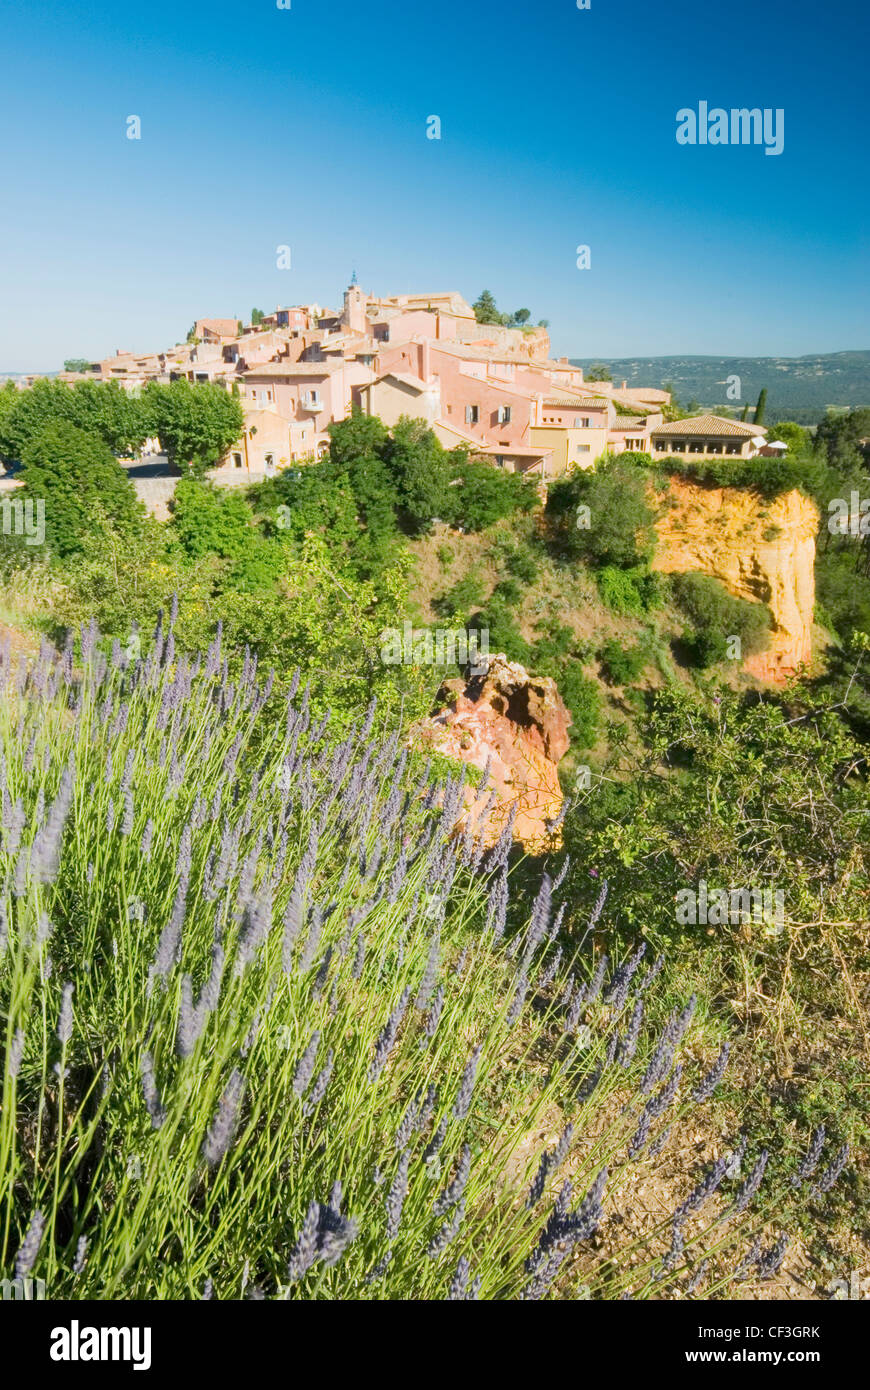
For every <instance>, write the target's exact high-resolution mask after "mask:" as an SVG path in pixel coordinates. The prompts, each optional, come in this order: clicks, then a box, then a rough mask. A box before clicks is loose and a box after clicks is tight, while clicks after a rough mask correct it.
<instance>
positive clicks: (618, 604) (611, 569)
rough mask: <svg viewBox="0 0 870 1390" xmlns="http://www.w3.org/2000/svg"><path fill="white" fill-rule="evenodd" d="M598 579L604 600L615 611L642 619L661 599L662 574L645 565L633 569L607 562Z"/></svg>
mask: <svg viewBox="0 0 870 1390" xmlns="http://www.w3.org/2000/svg"><path fill="white" fill-rule="evenodd" d="M595 579H596V582H597V584H598V592H599V593H600V595H601V599H602V602H603V603H605V604H606V605H607V607H608V608H610V609H612V610H613V612H614V613H621V614H623V615H625V616H631V617H637V618H639V617H641V616H642V615H643V614H644V613H648V612H650V611H651V610H652V609H654V608H658V607H659V606H660V604H661V602H662V581H661V577H660V576H659V575H658V574H657V573H656V572H655V571H653V570H648V569H646V567H645V566H643V565H636V566H635V567H634V568H632V569H618V568H617V567H616V566H615V565H605V567H604V569H602V570H599V571H598V573H597V574H596V576H595Z"/></svg>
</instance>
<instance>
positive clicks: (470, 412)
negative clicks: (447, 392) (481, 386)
mask: <svg viewBox="0 0 870 1390" xmlns="http://www.w3.org/2000/svg"><path fill="white" fill-rule="evenodd" d="M479 419H480V410H479V408H478V407H477V406H476V405H467V406H466V407H465V423H466V425H476V424H477V423H478V421H479Z"/></svg>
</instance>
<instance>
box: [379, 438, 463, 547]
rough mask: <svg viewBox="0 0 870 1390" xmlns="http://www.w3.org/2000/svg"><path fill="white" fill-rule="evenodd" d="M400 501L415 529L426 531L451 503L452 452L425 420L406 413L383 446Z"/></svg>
mask: <svg viewBox="0 0 870 1390" xmlns="http://www.w3.org/2000/svg"><path fill="white" fill-rule="evenodd" d="M383 458H384V461H385V463H386V464H387V466H388V467H389V469H390V472H391V474H392V477H393V482H394V483H395V486H396V491H397V493H398V496H399V504H400V506H401V508H402V510H403V511H404V513H405V516H406V517H407V519H408V520H409V521H410V523H411V525H412V526H413V528H414V529H415V530H418V531H426V530H428V528H429V526H430V525H431V523H432V521H433V519H434V518H435V517H436V516H440V515H441V514H442V512H443V511H444V509H445V507H446V505H447V488H448V484H449V482H450V466H449V461H448V460H449V455H448V454H447V452H446V451H445V449H444V448H442V446H441V444H440V442H439V440H438V439H437V437H436V436H435V434H434V433H433V432H432V430H431V429H430V428H429V426H428V425H427V423H426V421H425V420H409V419H408V417H407V416H405V415H403V416H402V417H401V418H400V420H399V422H398V424H397V425H395V426H394V428H393V433H392V436H391V437H390V439H389V440H388V441H387V443H386V444H385V445H384V448H383Z"/></svg>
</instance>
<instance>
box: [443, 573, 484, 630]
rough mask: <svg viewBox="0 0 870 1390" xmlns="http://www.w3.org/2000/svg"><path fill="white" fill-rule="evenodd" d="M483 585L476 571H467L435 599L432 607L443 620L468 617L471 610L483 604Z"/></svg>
mask: <svg viewBox="0 0 870 1390" xmlns="http://www.w3.org/2000/svg"><path fill="white" fill-rule="evenodd" d="M483 597H484V583H483V579H482V577H481V576H480V574H478V572H477V571H476V570H469V572H468V574H466V575H465V576H464V577H463V578H462V579H457V581H456V583H455V584H451V586H450V588H449V589H447V590H446V592H445V593H443V594H442V595H441V597H440V598H439V599H436V600H435V602H434V604H433V607H434V609H435V611H436V612H437V613H440V614H441V616H442V617H445V618H462V619H465V618H467V617H468V614H469V613H470V612H471V610H472V608H475V607H476V606H477V604H479V603H482V602H483Z"/></svg>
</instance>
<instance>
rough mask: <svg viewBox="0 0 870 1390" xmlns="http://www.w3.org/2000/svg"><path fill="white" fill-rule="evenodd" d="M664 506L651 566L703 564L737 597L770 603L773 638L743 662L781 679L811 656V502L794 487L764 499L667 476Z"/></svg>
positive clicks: (765, 676) (815, 520) (670, 568)
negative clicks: (767, 499) (778, 495)
mask: <svg viewBox="0 0 870 1390" xmlns="http://www.w3.org/2000/svg"><path fill="white" fill-rule="evenodd" d="M657 500H658V502H659V504H661V501H662V499H661V498H658V499H657ZM664 508H665V509H664V513H663V514H662V515H661V516H660V517H659V519H658V521H657V522H656V531H657V533H658V547H657V552H656V557H655V559H654V561H653V568H654V569H658V570H662V571H663V572H665V573H667V574H681V573H684V572H686V571H689V570H696V571H701V572H702V573H704V574H710V575H713V577H714V578H716V579H719V580H721V582H722V583H723V584H724V585H725V587H726V589H728V591H729V593H731V594H734V595H735V597H737V598H744V599H749V600H754V601H756V602H760V603H766V604H767V605H768V607H769V609H770V611H771V614H772V615H773V631H772V633H771V639H770V645H769V647H768V649H767V651H763V652H758V653H757V654H756V655H754V656H750V657H748V658H747V659H746V661H745V663H744V668H745V670H747V671H748V672H750V674H751V675H754V676H757V677H758V678H759V679H760V680H766V681H779V682H782V681H785V680H787V679H788V678H789V677H790V676H791V675H793V674H794V672H795V671H796V670H797V668H798V666H799V665H800V664H801V663H808V662H809V661H810V657H811V655H812V626H813V603H814V598H815V579H814V572H813V571H814V561H815V553H816V539H815V538H816V533H817V531H818V527H819V513H818V509H817V508H816V506H815V504H814V503H813V502H811V501H809V499H808V498H806V497H804V496H802V494H801V493H800V492H798V491H797V490H795V491H792V492H788V493H783V495H782V496H781V497H777V498H776V499H775V500H773V501H766V500H765V499H763V498H760V497H759V496H758V494H756V493H753V492H748V491H744V490H742V489H739V488H730V487H728V488H721V487H709V486H706V485H704V484H702V483H695V482H690V481H688V480H686V479H684V478H679V477H674V476H672V477H671V479H670V486H669V492H668V493H667V495H666V496H665V499H664Z"/></svg>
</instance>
